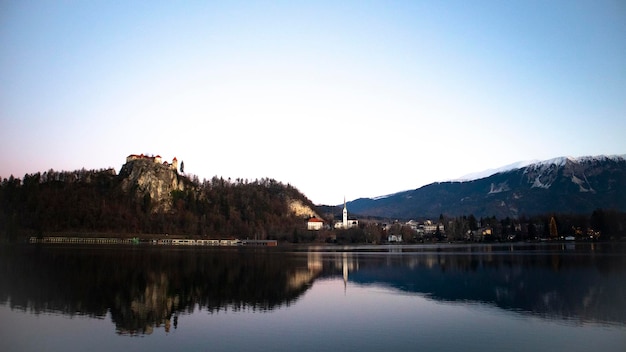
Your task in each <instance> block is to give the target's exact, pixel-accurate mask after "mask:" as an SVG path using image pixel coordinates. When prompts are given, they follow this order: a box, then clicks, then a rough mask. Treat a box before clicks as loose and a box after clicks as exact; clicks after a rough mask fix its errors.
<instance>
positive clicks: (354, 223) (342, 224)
mask: <svg viewBox="0 0 626 352" xmlns="http://www.w3.org/2000/svg"><path fill="white" fill-rule="evenodd" d="M358 226H359V220H356V219H350V220H349V219H348V207H347V206H346V197H343V218H342V221H337V222H335V228H336V229H349V228H352V227H358Z"/></svg>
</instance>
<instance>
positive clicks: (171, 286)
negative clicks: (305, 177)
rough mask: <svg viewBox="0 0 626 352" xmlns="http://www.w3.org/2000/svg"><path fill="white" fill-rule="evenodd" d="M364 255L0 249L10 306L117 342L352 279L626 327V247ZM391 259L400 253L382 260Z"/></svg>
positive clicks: (0, 294)
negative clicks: (324, 280) (108, 322)
mask: <svg viewBox="0 0 626 352" xmlns="http://www.w3.org/2000/svg"><path fill="white" fill-rule="evenodd" d="M329 248H335V249H339V248H338V247H329ZM363 248H364V249H363V250H358V249H357V250H353V249H350V248H348V249H347V250H348V251H343V249H339V251H336V252H332V251H331V252H329V251H326V250H324V249H322V250H313V251H310V252H307V249H306V248H305V249H302V250H303V251H301V250H296V252H297V253H287V252H283V251H281V250H280V249H274V250H272V249H263V248H235V247H233V248H173V247H143V246H139V247H123V246H116V247H113V248H104V247H98V246H93V247H81V246H75V247H73V246H68V247H65V248H63V247H54V246H49V247H48V246H36V245H30V246H13V247H7V246H0V303H2V302H5V303H6V302H7V301H8V302H10V305H11V307H12V308H17V309H25V310H28V311H30V312H33V313H41V312H49V311H53V312H60V313H62V314H67V315H75V314H81V315H89V316H94V317H104V316H106V314H107V313H110V314H111V318H112V320H113V322H114V323H115V325H116V328H117V331H118V332H119V333H122V334H146V333H150V332H151V331H152V330H153V329H154V327H161V326H162V327H164V328H165V329H166V330H167V329H169V328H170V327H171V326H172V325H173V326H174V327H176V323H177V317H178V315H179V314H180V313H182V312H187V311H193V310H195V309H196V308H199V309H202V310H206V311H209V312H217V311H222V310H234V311H237V310H254V311H269V310H272V309H275V308H277V307H280V306H283V305H289V304H291V303H292V302H294V301H295V300H297V299H298V297H300V296H301V295H302V294H303V293H304V292H305V291H306V290H307V289H308V288H309V287H310V285H311V283H312V282H313V281H314V280H315V279H316V278H318V277H336V276H337V275H343V278H344V280H347V281H350V282H355V283H359V284H377V285H385V286H390V287H395V288H397V289H399V290H402V291H405V292H415V293H418V294H424V295H426V296H428V297H430V298H432V299H436V300H443V301H475V302H486V303H488V304H493V305H495V306H497V307H500V308H503V309H507V310H515V311H522V312H529V313H531V314H534V315H537V316H541V317H548V318H554V319H567V320H574V321H581V322H584V321H594V322H606V323H619V324H626V300H625V299H624V297H626V285H624V284H623V283H622V282H623V278H624V277H625V274H626V256H625V255H624V254H625V249H626V248H625V247H624V246H622V247H616V246H607V245H596V247H595V250H594V251H591V250H590V247H589V246H584V245H578V244H577V245H576V246H575V247H572V246H568V247H561V246H537V247H533V246H515V247H510V248H509V247H502V246H500V247H498V246H464V247H446V246H443V247H429V246H416V247H413V248H411V247H383V246H380V247H363ZM615 248H618V249H619V252H617V251H615ZM386 249H390V250H394V252H380V251H381V250H386ZM509 249H513V251H510V252H509ZM407 251H413V252H407ZM348 290H349V288H348Z"/></svg>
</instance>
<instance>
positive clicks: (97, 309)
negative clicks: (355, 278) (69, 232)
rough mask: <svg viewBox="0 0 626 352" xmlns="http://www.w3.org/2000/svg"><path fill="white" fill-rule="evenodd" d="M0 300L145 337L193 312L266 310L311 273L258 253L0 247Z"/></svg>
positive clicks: (296, 290)
mask: <svg viewBox="0 0 626 352" xmlns="http://www.w3.org/2000/svg"><path fill="white" fill-rule="evenodd" d="M0 252H1V253H0V270H1V272H0V273H1V275H0V302H6V301H7V300H9V301H10V304H11V307H12V308H20V309H27V310H29V311H31V312H34V313H40V312H46V311H55V312H61V313H63V314H69V315H74V314H82V315H89V316H97V317H103V316H105V315H106V313H107V312H109V311H110V314H111V317H112V319H113V321H114V322H115V324H116V326H117V330H118V332H119V333H130V334H135V333H141V334H143V333H150V332H151V331H152V329H153V327H154V326H165V328H166V329H169V328H170V324H171V323H174V326H175V324H176V319H177V314H178V313H179V312H183V311H189V310H193V309H195V307H199V308H200V309H204V310H208V311H209V312H213V311H219V310H224V309H231V310H240V309H246V310H248V309H252V310H261V311H263V310H271V309H274V308H276V307H277V306H281V305H283V304H287V305H288V304H290V303H291V302H293V301H294V300H295V299H297V297H299V296H300V295H301V294H302V293H303V292H304V291H305V290H306V289H307V288H308V287H309V284H310V283H311V282H312V281H313V280H314V278H315V277H316V276H317V275H318V274H319V271H320V270H319V269H316V268H315V267H313V268H309V267H307V261H306V258H301V259H299V260H298V259H297V258H293V257H291V258H287V257H284V256H274V255H266V253H264V252H263V249H248V248H246V249H243V248H232V249H227V250H224V249H219V250H217V249H216V250H212V249H193V248H180V249H179V248H145V247H142V248H139V247H115V248H114V249H111V248H102V247H67V248H58V247H57V248H52V247H46V248H42V247H38V246H28V247H0Z"/></svg>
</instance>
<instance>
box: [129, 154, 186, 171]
mask: <svg viewBox="0 0 626 352" xmlns="http://www.w3.org/2000/svg"><path fill="white" fill-rule="evenodd" d="M133 160H148V161H152V162H154V163H155V164H161V165H164V166H167V167H169V168H170V169H172V170H174V171H177V170H178V159H176V157H174V159H172V163H171V164H170V163H168V162H167V161H162V160H161V156H160V155H157V156H148V155H143V154H141V155H137V154H131V155H129V156H127V157H126V162H127V163H128V162H131V161H133Z"/></svg>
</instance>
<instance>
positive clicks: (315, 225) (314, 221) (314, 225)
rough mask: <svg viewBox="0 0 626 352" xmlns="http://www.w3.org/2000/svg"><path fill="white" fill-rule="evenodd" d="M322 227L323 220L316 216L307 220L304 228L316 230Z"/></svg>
mask: <svg viewBox="0 0 626 352" xmlns="http://www.w3.org/2000/svg"><path fill="white" fill-rule="evenodd" d="M323 227H324V221H323V220H322V219H318V218H316V217H312V218H310V219H309V221H307V223H306V228H307V230H312V231H318V230H321V229H322V228H323Z"/></svg>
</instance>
